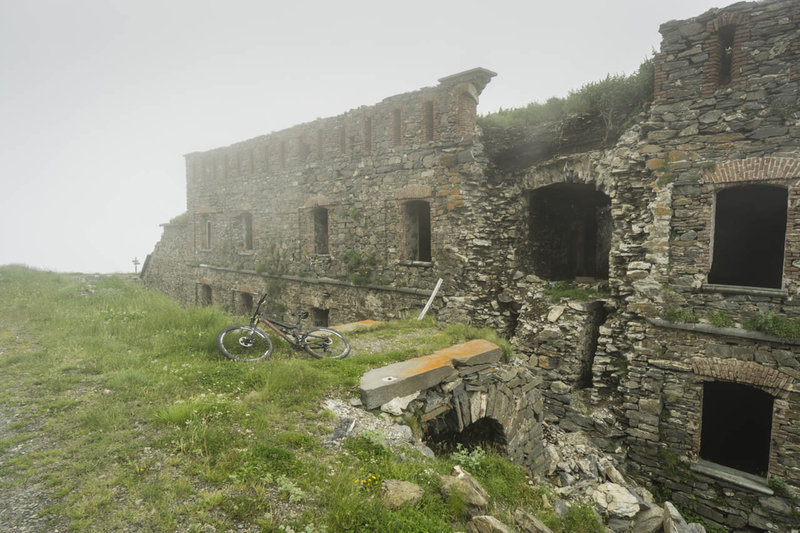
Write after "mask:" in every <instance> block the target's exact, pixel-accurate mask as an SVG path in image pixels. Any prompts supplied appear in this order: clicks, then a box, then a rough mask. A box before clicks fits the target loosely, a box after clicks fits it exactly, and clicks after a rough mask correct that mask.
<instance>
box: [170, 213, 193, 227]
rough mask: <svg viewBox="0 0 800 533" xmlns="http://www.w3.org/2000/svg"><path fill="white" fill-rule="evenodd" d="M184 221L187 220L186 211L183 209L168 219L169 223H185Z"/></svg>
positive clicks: (187, 214)
mask: <svg viewBox="0 0 800 533" xmlns="http://www.w3.org/2000/svg"><path fill="white" fill-rule="evenodd" d="M186 222H189V212H188V211H184V212H183V213H181V214H180V215H177V216H174V217H172V219H171V220H170V221H169V223H170V224H185V223H186Z"/></svg>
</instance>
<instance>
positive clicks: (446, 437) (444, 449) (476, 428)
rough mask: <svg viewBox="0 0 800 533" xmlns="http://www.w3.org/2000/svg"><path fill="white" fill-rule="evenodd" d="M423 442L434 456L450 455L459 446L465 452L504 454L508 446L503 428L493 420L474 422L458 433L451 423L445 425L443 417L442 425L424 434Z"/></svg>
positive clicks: (445, 421) (445, 420) (482, 419)
mask: <svg viewBox="0 0 800 533" xmlns="http://www.w3.org/2000/svg"><path fill="white" fill-rule="evenodd" d="M451 422H452V420H451ZM424 441H425V444H427V445H428V446H429V447H430V448H431V449H432V450H433V451H434V452H435V453H436V455H440V454H446V453H452V452H454V451H456V450H458V448H459V445H460V446H461V448H462V449H466V450H474V449H475V448H477V447H480V448H482V449H483V450H493V451H496V452H497V453H502V454H505V453H506V451H507V450H506V447H507V444H508V443H507V442H506V437H505V433H504V432H503V426H501V425H500V423H499V422H498V421H497V420H495V419H493V418H481V419H480V420H476V421H475V422H473V423H472V424H470V425H468V426H467V427H465V428H464V429H463V430H462V431H460V432H459V431H457V430H456V429H455V426H454V424H453V423H449V424H448V423H447V417H445V418H444V420H443V421H442V423H440V424H438V425H437V427H435V428H432V429H431V431H429V432H428V433H426V435H425V437H424Z"/></svg>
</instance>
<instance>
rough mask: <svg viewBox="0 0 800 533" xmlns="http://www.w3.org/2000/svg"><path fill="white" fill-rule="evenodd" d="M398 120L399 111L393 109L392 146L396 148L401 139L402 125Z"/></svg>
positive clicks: (399, 117)
mask: <svg viewBox="0 0 800 533" xmlns="http://www.w3.org/2000/svg"><path fill="white" fill-rule="evenodd" d="M400 120H401V115H400V110H399V109H395V110H394V112H393V113H392V144H393V145H394V146H398V145H399V144H400V140H401V138H402V123H401V122H400Z"/></svg>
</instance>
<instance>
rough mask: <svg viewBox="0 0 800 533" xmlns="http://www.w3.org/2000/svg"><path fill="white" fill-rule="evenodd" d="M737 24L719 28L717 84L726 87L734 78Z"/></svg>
mask: <svg viewBox="0 0 800 533" xmlns="http://www.w3.org/2000/svg"><path fill="white" fill-rule="evenodd" d="M735 35H736V26H730V25H729V26H724V27H723V28H721V29H720V30H719V34H718V38H719V53H720V58H719V71H718V75H717V84H718V85H719V86H720V87H724V86H726V85H728V84H730V82H731V80H732V79H733V40H734V36H735Z"/></svg>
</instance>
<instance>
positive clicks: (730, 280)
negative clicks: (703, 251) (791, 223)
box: [708, 185, 788, 289]
mask: <svg viewBox="0 0 800 533" xmlns="http://www.w3.org/2000/svg"><path fill="white" fill-rule="evenodd" d="M787 205H788V191H787V189H785V188H783V187H775V186H771V185H745V186H741V187H729V188H727V189H723V190H721V191H719V192H718V193H717V198H716V213H715V216H714V253H713V258H712V261H711V271H710V272H709V274H708V282H709V283H715V284H721V285H742V286H746V287H766V288H774V289H780V288H781V286H782V283H783V253H784V241H785V238H786V211H787Z"/></svg>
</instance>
